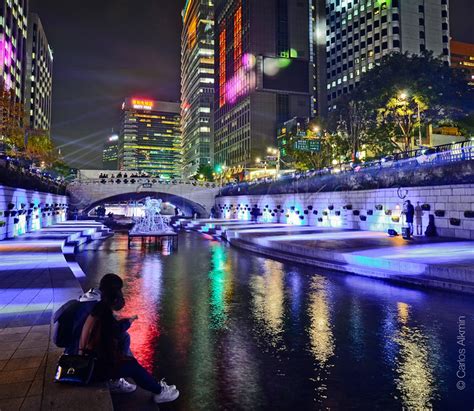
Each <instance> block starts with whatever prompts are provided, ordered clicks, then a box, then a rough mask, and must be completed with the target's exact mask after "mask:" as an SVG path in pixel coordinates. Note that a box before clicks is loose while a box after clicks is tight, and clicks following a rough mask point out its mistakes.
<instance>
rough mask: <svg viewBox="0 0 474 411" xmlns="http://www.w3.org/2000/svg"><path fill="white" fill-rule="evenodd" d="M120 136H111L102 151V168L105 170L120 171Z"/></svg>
mask: <svg viewBox="0 0 474 411" xmlns="http://www.w3.org/2000/svg"><path fill="white" fill-rule="evenodd" d="M118 153H119V136H118V135H116V134H114V135H112V136H110V137H109V138H108V139H107V141H106V142H105V144H104V149H103V150H102V168H103V169H104V170H118Z"/></svg>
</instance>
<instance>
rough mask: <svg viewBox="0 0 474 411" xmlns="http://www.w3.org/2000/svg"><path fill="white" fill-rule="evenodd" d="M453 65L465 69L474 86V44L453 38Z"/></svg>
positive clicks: (470, 82) (470, 83)
mask: <svg viewBox="0 0 474 411" xmlns="http://www.w3.org/2000/svg"><path fill="white" fill-rule="evenodd" d="M450 44H451V67H453V68H455V69H459V70H464V71H465V73H466V78H467V81H468V82H469V85H470V86H473V87H474V44H472V43H463V42H461V41H456V40H453V39H451V43H450Z"/></svg>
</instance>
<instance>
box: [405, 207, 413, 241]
mask: <svg viewBox="0 0 474 411" xmlns="http://www.w3.org/2000/svg"><path fill="white" fill-rule="evenodd" d="M414 216H415V208H414V207H413V204H412V203H411V201H410V200H407V201H406V202H405V218H406V223H407V226H408V228H409V230H410V234H411V235H413V218H414Z"/></svg>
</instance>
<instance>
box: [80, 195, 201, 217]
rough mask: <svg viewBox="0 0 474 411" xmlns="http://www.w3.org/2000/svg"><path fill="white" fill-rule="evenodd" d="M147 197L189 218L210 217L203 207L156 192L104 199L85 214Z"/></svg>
mask: <svg viewBox="0 0 474 411" xmlns="http://www.w3.org/2000/svg"><path fill="white" fill-rule="evenodd" d="M147 197H151V198H153V199H156V200H163V202H167V203H170V204H172V205H173V206H175V207H178V208H179V209H180V210H181V211H183V212H184V214H185V215H186V216H189V217H191V216H193V215H194V214H195V213H196V214H197V216H198V217H199V218H205V217H208V212H207V211H206V209H205V208H204V207H203V206H202V205H200V204H198V203H196V202H194V201H192V200H189V199H187V198H184V197H181V196H178V195H175V194H170V193H160V192H156V191H140V192H128V193H122V194H116V195H112V196H110V197H104V198H101V199H99V200H96V201H94V202H93V203H91V204H89V205H88V206H87V207H85V208H84V210H83V212H84V213H86V214H88V213H89V212H90V211H92V210H93V209H95V208H97V207H98V206H100V205H102V204H105V203H113V202H117V203H121V202H128V201H138V202H140V201H144V200H145V198H147Z"/></svg>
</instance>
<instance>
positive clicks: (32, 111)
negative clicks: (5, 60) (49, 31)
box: [25, 13, 53, 130]
mask: <svg viewBox="0 0 474 411" xmlns="http://www.w3.org/2000/svg"><path fill="white" fill-rule="evenodd" d="M26 56H27V57H26V89H25V111H26V115H27V117H28V118H29V126H30V128H33V129H36V130H50V129H51V99H52V93H53V51H52V50H51V48H50V46H49V43H48V39H47V37H46V33H45V31H44V29H43V25H42V24H41V20H40V18H39V16H38V15H37V14H35V13H30V14H29V17H28V38H27V52H26Z"/></svg>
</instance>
